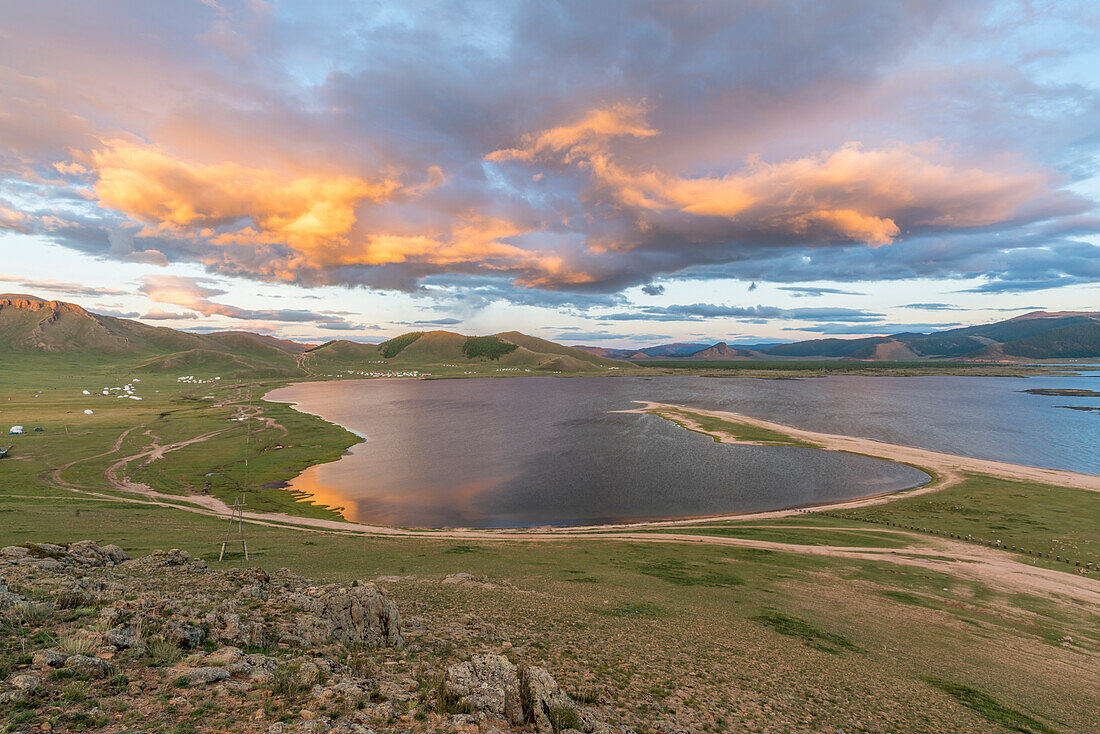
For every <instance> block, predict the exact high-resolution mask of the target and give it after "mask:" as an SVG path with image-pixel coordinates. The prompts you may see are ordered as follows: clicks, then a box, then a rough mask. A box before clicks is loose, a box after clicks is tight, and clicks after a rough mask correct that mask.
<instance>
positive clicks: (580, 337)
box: [550, 330, 672, 344]
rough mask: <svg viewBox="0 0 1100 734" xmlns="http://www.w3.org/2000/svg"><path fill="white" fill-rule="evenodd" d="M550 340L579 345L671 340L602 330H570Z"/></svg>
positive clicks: (665, 335)
mask: <svg viewBox="0 0 1100 734" xmlns="http://www.w3.org/2000/svg"><path fill="white" fill-rule="evenodd" d="M550 338H551V339H553V340H555V341H563V340H564V341H569V342H570V343H573V344H579V343H581V342H585V341H594V342H602V341H611V340H616V341H622V340H629V341H634V342H651V341H661V340H665V339H671V338H672V337H671V336H669V335H668V334H615V333H613V332H610V331H602V330H601V331H584V330H577V331H572V330H570V331H563V332H562V333H560V334H557V335H555V336H552V337H550Z"/></svg>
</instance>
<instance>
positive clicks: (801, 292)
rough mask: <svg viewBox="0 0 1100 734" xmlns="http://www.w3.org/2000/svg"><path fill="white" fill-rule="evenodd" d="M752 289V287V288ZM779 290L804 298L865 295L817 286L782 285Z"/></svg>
mask: <svg viewBox="0 0 1100 734" xmlns="http://www.w3.org/2000/svg"><path fill="white" fill-rule="evenodd" d="M750 290H751V289H750ZM779 290H781V291H787V292H788V293H790V294H791V295H792V296H794V297H795V298H804V297H810V296H824V295H837V296H862V295H865V294H863V293H860V292H859V291H846V290H842V289H840V288H817V287H813V286H790V285H788V286H780V288H779Z"/></svg>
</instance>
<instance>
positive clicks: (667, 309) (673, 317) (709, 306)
mask: <svg viewBox="0 0 1100 734" xmlns="http://www.w3.org/2000/svg"><path fill="white" fill-rule="evenodd" d="M597 318H598V319H599V320H601V321H702V320H705V319H715V318H732V319H739V320H748V321H753V322H761V321H766V320H768V319H783V320H789V319H802V320H814V319H832V320H839V321H848V322H853V323H860V322H870V321H878V320H880V319H881V318H882V314H878V313H871V312H868V311H863V310H861V309H854V308H786V309H784V308H778V307H776V306H724V305H717V304H713V303H692V304H680V305H673V306H643V307H641V308H639V309H638V310H636V311H624V312H620V313H612V314H603V315H600V316H598V317H597Z"/></svg>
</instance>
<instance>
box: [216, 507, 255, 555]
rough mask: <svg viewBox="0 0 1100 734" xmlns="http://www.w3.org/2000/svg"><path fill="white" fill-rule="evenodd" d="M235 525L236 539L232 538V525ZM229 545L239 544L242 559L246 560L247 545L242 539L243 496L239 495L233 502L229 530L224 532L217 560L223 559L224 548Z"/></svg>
mask: <svg viewBox="0 0 1100 734" xmlns="http://www.w3.org/2000/svg"><path fill="white" fill-rule="evenodd" d="M234 522H236V523H237V537H236V538H234V537H233V523H234ZM229 543H240V544H241V550H243V551H244V559H245V560H246V561H247V560H248V543H247V542H245V539H244V495H239V496H237V497H236V498H234V500H233V514H232V515H230V516H229V528H228V529H227V530H226V531H225V540H223V541H222V552H221V553H219V554H218V560H219V561H220V560H222V558H224V557H225V546H226V545H228V544H229Z"/></svg>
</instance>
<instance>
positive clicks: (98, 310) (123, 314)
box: [88, 306, 138, 319]
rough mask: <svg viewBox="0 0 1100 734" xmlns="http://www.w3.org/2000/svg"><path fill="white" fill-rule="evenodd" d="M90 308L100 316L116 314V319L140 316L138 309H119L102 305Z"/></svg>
mask: <svg viewBox="0 0 1100 734" xmlns="http://www.w3.org/2000/svg"><path fill="white" fill-rule="evenodd" d="M88 310H89V311H91V312H92V313H94V314H99V315H100V316H114V317H115V318H116V319H136V318H137V317H138V314H137V311H119V310H117V309H113V308H102V307H100V306H95V307H93V308H89V309H88Z"/></svg>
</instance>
